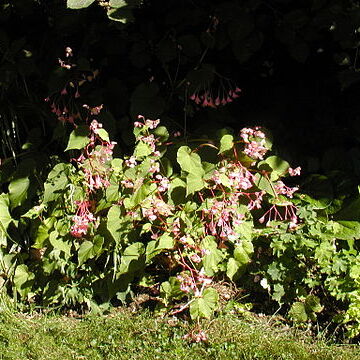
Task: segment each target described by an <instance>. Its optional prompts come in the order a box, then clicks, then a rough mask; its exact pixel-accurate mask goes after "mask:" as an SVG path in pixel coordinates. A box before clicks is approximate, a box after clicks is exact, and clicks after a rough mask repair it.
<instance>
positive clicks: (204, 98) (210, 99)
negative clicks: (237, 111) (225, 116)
mask: <svg viewBox="0 0 360 360" xmlns="http://www.w3.org/2000/svg"><path fill="white" fill-rule="evenodd" d="M240 93H241V89H240V88H238V87H235V88H230V89H225V88H224V87H222V88H219V89H218V91H217V93H216V95H214V92H213V91H212V90H211V89H204V90H201V89H199V90H196V91H195V92H194V93H193V94H191V95H190V97H189V99H190V100H192V101H194V103H195V104H196V105H199V106H202V107H211V108H214V109H215V108H217V107H219V106H224V105H226V104H229V103H231V102H233V100H234V99H237V98H238V97H239V96H240V95H239V94H240Z"/></svg>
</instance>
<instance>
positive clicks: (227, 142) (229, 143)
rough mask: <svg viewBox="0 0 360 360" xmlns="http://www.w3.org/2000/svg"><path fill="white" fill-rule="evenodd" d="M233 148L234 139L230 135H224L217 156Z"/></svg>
mask: <svg viewBox="0 0 360 360" xmlns="http://www.w3.org/2000/svg"><path fill="white" fill-rule="evenodd" d="M233 146H234V137H233V136H232V135H224V136H223V137H222V138H221V140H220V150H219V154H222V153H223V152H225V151H229V150H231V149H232V148H233Z"/></svg>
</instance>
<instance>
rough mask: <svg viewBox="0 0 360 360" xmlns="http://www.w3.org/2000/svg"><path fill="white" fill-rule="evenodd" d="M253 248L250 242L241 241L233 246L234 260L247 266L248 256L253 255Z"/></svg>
mask: <svg viewBox="0 0 360 360" xmlns="http://www.w3.org/2000/svg"><path fill="white" fill-rule="evenodd" d="M253 251H254V247H253V245H252V243H251V242H250V241H245V240H244V241H242V242H241V244H239V245H237V246H235V249H234V258H235V260H236V261H238V262H239V263H240V264H241V265H247V264H248V263H249V262H250V255H251V254H252V253H253Z"/></svg>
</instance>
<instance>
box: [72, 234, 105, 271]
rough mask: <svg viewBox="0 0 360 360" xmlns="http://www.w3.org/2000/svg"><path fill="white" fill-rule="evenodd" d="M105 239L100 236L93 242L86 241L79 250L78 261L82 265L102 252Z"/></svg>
mask: <svg viewBox="0 0 360 360" xmlns="http://www.w3.org/2000/svg"><path fill="white" fill-rule="evenodd" d="M103 243H104V238H103V237H102V236H100V235H97V236H95V237H94V239H93V241H88V240H85V241H84V242H83V243H82V244H81V245H80V248H79V252H78V261H79V265H82V264H83V263H84V262H85V261H86V260H88V259H92V258H94V257H96V256H98V255H100V254H101V252H102V246H103Z"/></svg>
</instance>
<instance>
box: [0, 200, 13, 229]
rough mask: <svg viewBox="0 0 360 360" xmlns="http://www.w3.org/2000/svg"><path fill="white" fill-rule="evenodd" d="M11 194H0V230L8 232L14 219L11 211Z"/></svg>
mask: <svg viewBox="0 0 360 360" xmlns="http://www.w3.org/2000/svg"><path fill="white" fill-rule="evenodd" d="M9 204H10V202H9V195H8V194H1V195H0V232H6V229H7V227H8V226H9V224H10V223H11V221H12V217H11V215H10V212H9Z"/></svg>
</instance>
